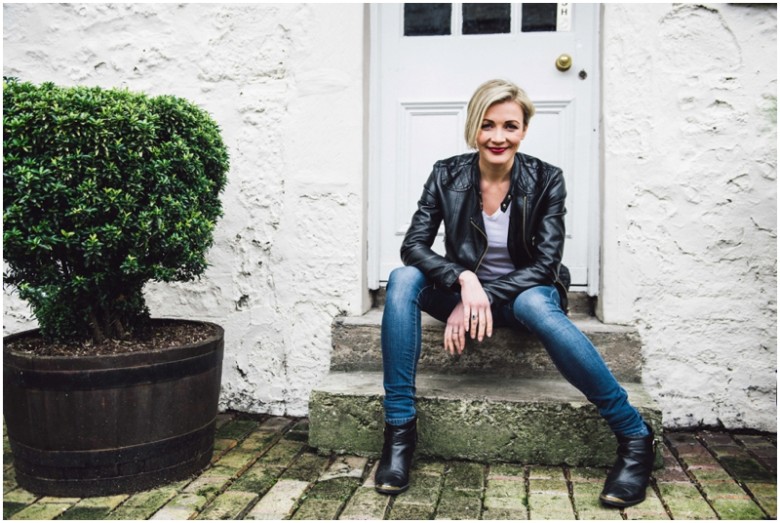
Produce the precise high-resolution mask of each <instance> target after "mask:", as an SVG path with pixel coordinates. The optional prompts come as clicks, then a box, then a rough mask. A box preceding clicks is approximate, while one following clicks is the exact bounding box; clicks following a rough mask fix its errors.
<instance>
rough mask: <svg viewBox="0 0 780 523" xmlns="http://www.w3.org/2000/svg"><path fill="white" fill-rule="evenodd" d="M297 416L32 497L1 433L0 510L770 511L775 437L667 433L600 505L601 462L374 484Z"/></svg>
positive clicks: (238, 423)
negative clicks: (142, 485)
mask: <svg viewBox="0 0 780 523" xmlns="http://www.w3.org/2000/svg"><path fill="white" fill-rule="evenodd" d="M307 427H308V422H307V420H305V419H292V418H283V417H265V418H259V419H246V418H245V417H240V416H235V415H229V414H226V415H221V416H220V426H219V429H218V433H217V445H216V447H217V450H216V452H215V454H214V458H213V460H212V465H211V466H210V467H209V468H207V469H206V470H205V471H204V472H203V473H202V474H200V476H198V477H196V478H192V479H189V480H186V481H181V482H178V483H174V484H171V485H166V486H164V487H160V488H157V489H154V490H150V491H146V492H139V493H135V494H131V495H127V494H125V495H118V496H111V497H102V498H85V499H79V498H52V497H43V498H39V497H37V496H35V495H33V494H31V493H29V492H27V491H25V490H23V489H22V488H20V487H18V486H17V484H16V482H15V480H14V473H13V467H12V457H11V455H10V450H9V449H8V441H7V438H6V437H5V432H4V434H3V436H4V437H3V466H4V469H3V516H4V517H5V518H10V519H44V520H46V519H155V520H156V519H604V520H607V519H718V518H720V519H765V518H771V519H776V515H777V469H776V455H777V436H776V435H775V434H771V435H742V434H736V433H725V432H709V431H700V432H672V433H668V434H667V436H666V440H665V443H666V444H665V446H664V448H663V452H664V458H665V462H666V466H665V468H664V469H662V470H659V471H657V472H656V474H655V475H654V481H653V486H652V488H651V489H649V490H648V499H647V500H646V501H645V502H644V503H642V504H640V505H638V506H636V507H631V508H628V509H625V510H622V511H618V510H610V509H605V508H603V507H601V506H600V505H599V503H598V499H597V498H598V494H599V492H600V489H601V486H602V482H603V480H604V477H605V475H606V470H602V469H589V468H572V467H543V466H536V465H526V464H506V463H502V464H487V465H485V464H479V463H468V462H462V461H434V460H417V461H416V462H415V465H414V473H413V476H412V485H411V487H410V488H409V490H408V491H407V492H406V493H404V494H402V495H399V496H397V497H395V498H390V497H387V496H382V495H380V494H377V493H376V492H375V491H374V489H373V483H372V478H373V474H374V470H375V468H376V463H375V461H374V460H369V459H366V458H361V457H357V456H320V455H318V454H317V453H316V452H315V451H314V450H313V449H311V448H309V447H308V446H307V445H306V441H307Z"/></svg>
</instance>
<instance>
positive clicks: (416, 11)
mask: <svg viewBox="0 0 780 523" xmlns="http://www.w3.org/2000/svg"><path fill="white" fill-rule="evenodd" d="M451 23H452V4H404V36H434V35H448V34H450V25H451Z"/></svg>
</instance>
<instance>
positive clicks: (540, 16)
mask: <svg viewBox="0 0 780 523" xmlns="http://www.w3.org/2000/svg"><path fill="white" fill-rule="evenodd" d="M522 16H523V18H522V31H523V32H524V33H532V32H538V31H555V30H556V24H557V19H558V4H523V15H522Z"/></svg>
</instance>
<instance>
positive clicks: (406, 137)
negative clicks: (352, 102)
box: [369, 4, 598, 288]
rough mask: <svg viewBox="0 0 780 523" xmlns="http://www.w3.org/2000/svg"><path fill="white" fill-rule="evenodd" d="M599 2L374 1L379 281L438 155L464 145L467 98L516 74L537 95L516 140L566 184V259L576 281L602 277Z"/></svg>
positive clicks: (372, 260)
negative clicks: (562, 65)
mask: <svg viewBox="0 0 780 523" xmlns="http://www.w3.org/2000/svg"><path fill="white" fill-rule="evenodd" d="M597 9H598V6H597V5H592V4H381V5H373V6H372V11H371V14H372V18H371V20H372V24H371V31H372V52H371V70H372V74H371V78H372V84H371V93H370V94H371V103H372V106H371V126H370V128H371V151H370V158H371V159H370V163H371V174H370V176H371V196H370V203H369V205H370V206H372V207H371V211H372V212H371V214H370V230H369V235H370V237H369V249H370V252H369V267H370V268H371V272H370V273H369V280H370V281H369V284H370V286H371V287H372V288H375V287H377V286H378V284H379V283H380V282H381V281H386V279H387V277H388V275H389V273H390V271H391V270H392V269H394V268H395V267H398V266H400V265H401V260H400V255H399V249H400V245H401V241H402V240H403V236H404V234H405V232H406V229H407V228H408V226H409V222H410V218H411V216H412V214H413V213H414V211H415V209H416V206H417V200H418V199H419V196H420V194H421V191H422V186H423V183H424V182H425V180H426V179H427V177H428V175H429V174H430V171H431V167H432V165H433V163H434V162H435V161H436V160H438V159H441V158H447V157H449V156H452V155H455V154H459V153H463V152H467V151H468V148H467V147H466V145H465V140H464V137H463V128H464V124H465V119H466V105H467V103H468V100H469V98H470V96H471V94H472V93H473V92H474V90H475V89H476V87H477V86H479V84H481V83H483V82H484V81H486V80H489V79H491V78H506V79H508V80H511V81H513V82H515V83H517V84H518V85H520V86H521V87H523V88H524V89H525V90H526V92H528V94H529V96H530V97H531V99H532V100H533V102H534V104H535V105H536V109H537V112H536V115H535V116H534V118H533V119H532V120H531V123H530V126H529V129H528V134H527V135H526V139H525V140H524V141H523V143H522V144H521V146H520V151H521V152H524V153H527V154H530V155H533V156H536V157H538V158H540V159H542V160H545V161H547V162H549V163H552V164H554V165H557V166H559V167H561V168H562V169H563V171H564V175H565V178H566V184H567V189H568V199H567V209H568V214H567V217H566V233H567V234H566V245H565V249H564V263H565V264H566V265H567V266H568V267H569V268H570V269H571V272H572V281H573V284H575V285H588V284H590V285H589V287H590V288H595V284H596V282H595V281H593V279H594V278H593V276H595V274H596V273H597V272H598V271H597V267H596V266H594V264H595V262H592V261H591V259H592V260H597V259H598V245H597V244H596V242H597V240H598V238H597V236H598V235H597V234H596V233H597V231H598V224H597V220H598V211H597V201H596V198H597V197H598V192H597V183H596V180H597V176H596V168H597V164H596V161H597V154H596V152H597V141H596V140H597V119H596V116H597V114H598V112H597V103H598V100H597V96H596V95H597V91H596V87H597V71H596V69H595V68H596V63H597V61H596V51H597V50H596V42H597V35H596V31H597ZM563 54H566V55H569V56H571V58H572V64H573V65H572V66H571V68H570V69H568V70H566V71H561V70H559V69H558V68H557V67H556V60H557V59H558V57H559V56H561V55H563ZM593 229H595V230H593ZM439 234H440V237H439V239H438V240H437V242H436V244H435V245H434V249H435V250H436V251H437V252H440V253H442V254H443V253H444V248H443V243H442V241H441V235H442V234H443V231H440V232H439ZM372 240H373V241H372ZM589 269H590V270H589ZM589 274H590V275H591V277H590V278H589Z"/></svg>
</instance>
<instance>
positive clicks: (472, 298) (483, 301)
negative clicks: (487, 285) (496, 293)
mask: <svg viewBox="0 0 780 523" xmlns="http://www.w3.org/2000/svg"><path fill="white" fill-rule="evenodd" d="M458 282H459V283H460V298H461V304H462V305H463V311H462V314H463V316H462V321H463V327H464V329H465V330H467V331H469V333H470V334H471V339H472V340H473V339H474V338H477V341H480V342H481V341H482V340H483V339H485V335H486V334H487V336H488V337H491V336H493V313H492V312H491V311H490V300H489V299H488V297H487V294H485V290H484V289H483V288H482V284H481V283H480V282H479V278H477V275H476V274H474V273H473V272H471V271H464V272H462V273H461V274H460V276H458ZM455 309H456V310H457V309H458V308H457V307H456V308H455ZM447 324H448V325H449V321H448V322H447Z"/></svg>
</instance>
